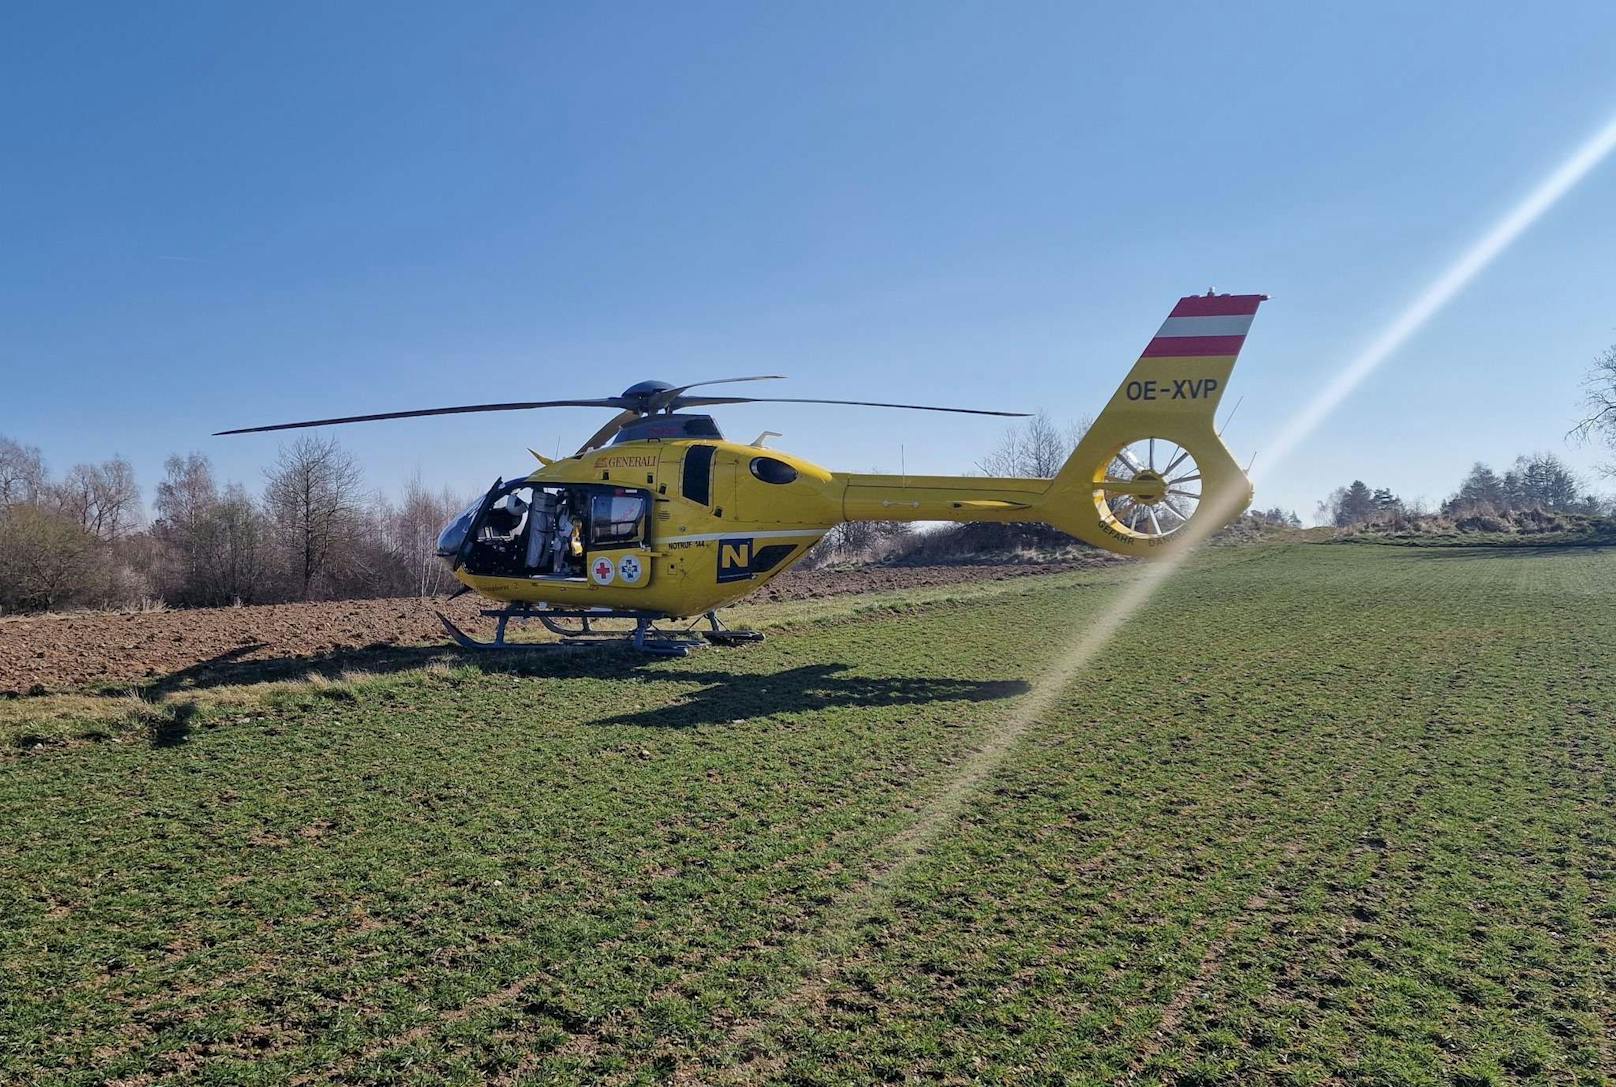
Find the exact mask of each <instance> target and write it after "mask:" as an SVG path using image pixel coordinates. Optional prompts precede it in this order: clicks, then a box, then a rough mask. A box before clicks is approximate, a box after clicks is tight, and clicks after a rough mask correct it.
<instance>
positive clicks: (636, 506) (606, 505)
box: [589, 491, 645, 547]
mask: <svg viewBox="0 0 1616 1087" xmlns="http://www.w3.org/2000/svg"><path fill="white" fill-rule="evenodd" d="M644 538H645V496H644V495H643V494H636V493H634V492H633V491H612V492H597V493H596V494H595V495H594V496H593V498H592V499H591V501H590V507H589V546H590V547H632V546H634V545H635V544H638V543H639V542H640V541H641V540H642V539H644Z"/></svg>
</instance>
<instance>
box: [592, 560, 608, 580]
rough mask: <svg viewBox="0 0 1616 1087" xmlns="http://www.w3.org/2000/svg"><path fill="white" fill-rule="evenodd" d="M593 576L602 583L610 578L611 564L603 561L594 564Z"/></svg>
mask: <svg viewBox="0 0 1616 1087" xmlns="http://www.w3.org/2000/svg"><path fill="white" fill-rule="evenodd" d="M595 576H596V577H597V578H599V579H600V580H602V581H605V580H606V579H607V578H609V577H611V576H612V564H611V563H609V562H607V561H606V560H605V559H601V560H600V561H599V562H597V563H595Z"/></svg>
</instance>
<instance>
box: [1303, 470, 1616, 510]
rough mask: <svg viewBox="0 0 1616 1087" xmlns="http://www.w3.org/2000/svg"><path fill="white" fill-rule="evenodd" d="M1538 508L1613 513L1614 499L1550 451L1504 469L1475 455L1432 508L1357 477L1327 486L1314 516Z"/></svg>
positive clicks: (1615, 506)
mask: <svg viewBox="0 0 1616 1087" xmlns="http://www.w3.org/2000/svg"><path fill="white" fill-rule="evenodd" d="M1528 510H1540V511H1543V512H1546V513H1574V514H1583V515H1586V516H1593V517H1599V516H1606V517H1608V516H1616V502H1613V501H1612V500H1611V499H1609V498H1601V497H1600V496H1598V495H1594V494H1591V493H1589V492H1587V491H1584V490H1583V488H1582V484H1581V481H1579V480H1578V478H1577V475H1576V473H1574V472H1573V471H1571V469H1570V468H1568V467H1567V466H1566V464H1565V462H1564V461H1562V460H1561V459H1560V458H1559V457H1557V456H1555V455H1554V454H1553V453H1534V454H1532V455H1530V456H1521V457H1517V458H1515V463H1514V464H1513V465H1512V466H1511V467H1509V468H1507V469H1506V470H1505V471H1503V472H1502V473H1499V472H1496V471H1494V470H1493V469H1492V468H1491V467H1489V466H1488V465H1486V464H1483V463H1481V462H1480V461H1477V462H1476V463H1475V464H1474V465H1473V466H1472V467H1471V469H1470V471H1469V473H1468V474H1466V476H1465V477H1464V479H1463V480H1462V481H1461V482H1460V484H1459V488H1458V490H1456V491H1454V492H1453V494H1451V495H1449V496H1448V497H1447V498H1446V499H1444V500H1443V502H1442V503H1441V505H1440V506H1439V507H1437V508H1436V509H1434V510H1433V509H1431V508H1429V507H1422V506H1421V505H1419V504H1418V503H1408V502H1405V501H1404V500H1403V499H1402V498H1400V497H1398V496H1397V495H1396V494H1394V493H1392V491H1391V490H1390V489H1388V488H1385V487H1380V488H1375V489H1371V488H1370V487H1369V486H1368V484H1366V483H1364V481H1363V480H1361V479H1355V480H1353V481H1352V482H1351V483H1350V484H1348V485H1347V486H1345V487H1337V488H1336V489H1335V490H1333V491H1331V492H1330V494H1329V495H1328V496H1326V497H1325V499H1324V501H1322V502H1320V503H1319V508H1318V519H1319V520H1320V521H1321V522H1323V523H1324V524H1329V525H1335V526H1336V527H1337V528H1347V527H1350V526H1353V525H1364V524H1376V523H1393V524H1395V523H1399V522H1402V521H1406V520H1409V519H1411V518H1415V517H1427V516H1430V515H1432V514H1440V515H1441V516H1443V517H1447V518H1450V519H1453V518H1461V517H1470V516H1498V515H1502V514H1509V513H1522V512H1526V511H1528Z"/></svg>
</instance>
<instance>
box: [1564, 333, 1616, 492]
mask: <svg viewBox="0 0 1616 1087" xmlns="http://www.w3.org/2000/svg"><path fill="white" fill-rule="evenodd" d="M1582 384H1583V389H1584V393H1585V395H1584V398H1583V406H1584V408H1585V409H1586V410H1587V412H1588V414H1587V415H1586V416H1584V417H1583V418H1582V419H1581V420H1580V421H1578V423H1577V425H1576V426H1574V427H1572V428H1571V433H1572V434H1573V435H1575V436H1576V437H1578V438H1580V439H1582V440H1583V441H1587V440H1589V439H1591V438H1602V439H1603V440H1604V441H1605V443H1606V444H1608V445H1610V446H1611V447H1612V448H1613V449H1616V346H1612V347H1609V348H1606V349H1605V353H1604V354H1603V355H1600V356H1599V358H1597V359H1595V360H1594V368H1593V369H1592V370H1589V371H1588V375H1587V377H1585V378H1584V379H1583V383H1582ZM1604 470H1605V473H1606V474H1607V475H1616V464H1612V465H1608V466H1607V467H1606V468H1605V469H1604Z"/></svg>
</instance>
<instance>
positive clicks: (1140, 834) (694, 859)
mask: <svg viewBox="0 0 1616 1087" xmlns="http://www.w3.org/2000/svg"><path fill="white" fill-rule="evenodd" d="M1133 576H1136V572H1135V571H1134V570H1133V569H1116V568H1113V569H1109V570H1104V571H1097V572H1092V573H1082V574H1072V575H1059V576H1055V577H1050V578H1031V579H1025V580H1021V581H1016V582H1007V583H992V584H986V585H979V586H970V587H961V588H957V589H952V590H929V591H927V592H925V593H923V594H915V595H914V596H913V597H911V598H883V599H870V600H862V601H855V600H849V599H840V600H831V601H824V602H817V603H813V604H804V605H793V606H791V607H782V608H778V609H775V610H773V611H769V612H761V611H757V612H753V613H752V615H751V618H752V619H753V620H754V621H758V622H760V623H763V624H767V625H772V626H773V627H775V628H776V629H775V630H774V636H773V637H771V639H770V640H769V641H768V642H767V643H765V644H764V645H762V646H758V647H754V648H748V649H744V650H737V651H710V652H705V653H701V654H697V655H695V656H692V657H691V658H689V659H688V660H685V661H657V662H647V661H645V660H642V659H640V658H636V657H633V656H631V655H629V654H626V653H619V652H615V651H612V652H603V653H597V654H592V655H580V654H568V655H566V656H560V657H558V656H554V655H552V656H547V657H544V658H542V659H540V660H537V661H534V662H531V663H528V664H525V665H523V664H509V663H507V662H505V661H504V660H503V659H502V658H494V659H490V658H480V659H478V660H477V661H469V660H468V659H467V658H464V657H456V658H449V659H448V661H447V663H445V662H442V661H440V662H437V663H428V657H429V656H430V655H429V654H424V653H409V652H401V653H399V654H397V655H396V656H395V657H394V658H390V659H387V660H383V661H379V662H374V663H373V667H375V668H377V669H378V670H377V671H376V672H375V673H374V674H372V675H369V676H363V677H353V678H350V679H348V680H346V681H342V682H336V683H329V682H322V683H303V684H280V685H274V684H265V685H260V686H256V687H254V686H239V687H219V688H212V689H208V690H201V691H194V692H177V693H172V694H169V695H168V696H167V698H166V701H164V702H162V703H161V704H148V703H143V702H139V701H135V700H132V699H129V698H122V699H118V698H110V697H103V696H91V695H85V696H56V697H50V698H38V699H25V700H15V701H12V702H9V703H0V734H3V742H4V747H3V749H0V750H3V751H4V752H5V754H3V755H0V827H3V828H4V831H5V833H4V835H3V836H0V1082H4V1083H7V1084H12V1083H18V1084H23V1083H74V1084H92V1083H94V1084H99V1083H106V1082H109V1081H116V1082H119V1083H123V1084H159V1083H161V1084H170V1083H174V1084H185V1083H213V1084H256V1083H276V1084H279V1083H325V1082H338V1083H410V1084H437V1083H445V1082H447V1083H482V1082H494V1083H511V1084H515V1083H573V1082H607V1083H651V1082H665V1081H672V1082H676V1083H688V1084H695V1083H741V1084H747V1083H765V1082H782V1083H804V1084H810V1083H811V1084H833V1083H836V1084H843V1083H845V1084H866V1083H872V1082H899V1081H917V1082H930V1081H935V1082H943V1083H974V1082H997V1083H1017V1084H1026V1083H1039V1084H1055V1083H1082V1082H1097V1083H1103V1082H1115V1081H1135V1082H1141V1083H1147V1082H1176V1083H1212V1082H1230V1083H1233V1082H1240V1083H1250V1082H1282V1083H1385V1084H1393V1083H1421V1084H1423V1083H1430V1084H1441V1083H1455V1084H1485V1083H1502V1082H1516V1081H1518V1082H1529V1083H1557V1084H1559V1083H1603V1082H1607V1081H1608V1080H1609V1079H1610V1078H1611V1077H1612V1076H1616V1040H1613V1039H1616V1005H1613V994H1612V980H1613V974H1616V965H1613V958H1612V956H1613V953H1616V894H1613V888H1616V739H1613V737H1616V553H1613V552H1603V551H1590V550H1580V551H1559V552H1555V551H1537V552H1526V551H1490V552H1486V553H1473V552H1462V551H1456V550H1412V549H1410V550H1403V549H1393V548H1385V547H1364V546H1351V545H1296V544H1293V545H1271V546H1261V547H1251V548H1238V549H1236V548H1229V549H1218V550H1215V551H1213V552H1209V553H1207V554H1205V555H1203V556H1202V557H1200V558H1199V559H1197V560H1196V561H1195V562H1194V564H1193V565H1192V567H1191V568H1190V569H1188V570H1186V571H1185V572H1184V573H1183V574H1182V575H1180V576H1179V577H1177V578H1176V579H1174V580H1173V581H1171V582H1170V583H1169V584H1168V586H1167V587H1166V589H1165V590H1164V591H1163V592H1162V593H1161V594H1160V595H1159V596H1158V597H1157V598H1156V599H1155V601H1154V602H1153V603H1152V604H1151V606H1150V607H1149V608H1148V609H1147V610H1146V611H1145V612H1144V613H1143V614H1142V615H1140V616H1139V617H1138V618H1137V619H1136V620H1135V621H1134V622H1133V623H1131V624H1130V625H1129V626H1127V627H1126V628H1124V630H1123V631H1122V633H1121V634H1120V635H1119V636H1118V637H1117V638H1116V639H1115V640H1114V641H1113V642H1112V643H1111V644H1110V645H1109V646H1108V648H1107V649H1106V651H1105V652H1104V653H1103V654H1102V655H1101V656H1100V657H1099V658H1098V659H1097V660H1096V661H1094V662H1093V664H1092V665H1091V666H1090V667H1088V668H1087V669H1086V670H1085V671H1083V672H1082V674H1081V675H1080V676H1079V677H1078V678H1077V680H1076V681H1075V682H1073V683H1071V684H1070V685H1069V686H1068V687H1066V689H1064V690H1061V691H1059V692H1058V693H1057V694H1056V695H1055V696H1054V698H1053V700H1052V701H1051V702H1050V703H1049V708H1048V709H1047V710H1045V711H1044V712H1042V713H1039V714H1038V715H1036V717H1035V718H1034V719H1032V720H1031V722H1030V725H1028V727H1026V729H1025V731H1024V732H1007V731H1006V730H1007V729H1010V728H1012V727H1015V728H1019V727H1020V726H1019V725H1015V724H1014V723H1015V722H1016V721H1017V713H1018V709H1017V707H1018V706H1023V705H1026V704H1027V703H1028V701H1029V699H1037V695H1036V694H1033V695H1029V689H1030V686H1031V685H1036V684H1038V683H1039V682H1040V677H1041V676H1042V675H1043V674H1044V673H1045V671H1046V669H1047V667H1048V665H1049V664H1050V662H1052V661H1053V660H1055V659H1056V658H1057V656H1058V655H1059V654H1060V652H1061V649H1062V647H1063V645H1065V644H1066V643H1067V642H1068V641H1069V640H1070V638H1071V637H1073V636H1074V635H1075V634H1076V633H1077V632H1079V631H1081V630H1082V629H1083V628H1084V626H1085V625H1086V624H1087V623H1088V622H1090V621H1091V620H1092V618H1093V617H1094V616H1096V615H1097V614H1099V613H1100V612H1101V611H1102V610H1103V609H1104V608H1105V607H1106V606H1107V604H1108V602H1109V601H1110V600H1112V599H1113V598H1114V597H1115V595H1116V594H1117V592H1118V588H1119V586H1120V585H1121V583H1122V582H1123V581H1125V580H1126V579H1128V578H1130V577H1133ZM1007 739H1013V740H1014V742H1012V743H1006V742H1005V741H1006V740H1007ZM1000 748H1003V752H1002V754H1003V757H1002V760H1000V761H985V760H984V759H982V758H980V757H977V756H976V755H975V754H974V753H977V752H981V751H988V752H996V751H998V750H999V749H1000ZM970 766H974V767H976V768H977V769H978V770H986V771H987V773H986V776H985V777H984V778H983V779H982V782H981V786H980V788H978V789H976V790H974V791H972V792H970V793H969V794H967V795H965V796H964V797H963V798H960V797H959V796H958V794H957V783H958V780H959V777H960V774H961V767H970ZM961 799H962V801H963V802H962V803H960V804H959V806H958V810H957V811H955V810H954V809H953V808H951V807H942V808H940V807H939V805H943V804H945V803H952V802H953V801H956V800H961ZM923 827H929V828H930V830H929V832H928V833H925V834H921V833H920V831H919V829H918V828H923Z"/></svg>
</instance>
